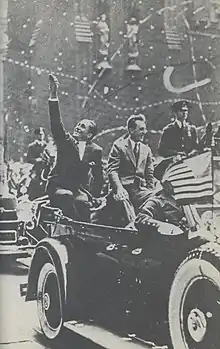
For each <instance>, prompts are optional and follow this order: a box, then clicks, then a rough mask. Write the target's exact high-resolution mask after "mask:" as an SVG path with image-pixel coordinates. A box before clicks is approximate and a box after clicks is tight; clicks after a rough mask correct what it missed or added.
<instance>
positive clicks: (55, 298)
mask: <svg viewBox="0 0 220 349" xmlns="http://www.w3.org/2000/svg"><path fill="white" fill-rule="evenodd" d="M37 309H38V318H39V322H40V326H41V329H42V331H43V333H44V334H45V336H46V337H47V338H49V339H54V338H56V337H57V336H58V335H59V333H60V330H61V328H62V324H63V316H62V294H61V288H60V282H59V279H58V276H57V273H56V269H55V267H54V265H53V264H51V263H46V264H44V265H43V267H42V269H41V271H40V274H39V279H38V284H37Z"/></svg>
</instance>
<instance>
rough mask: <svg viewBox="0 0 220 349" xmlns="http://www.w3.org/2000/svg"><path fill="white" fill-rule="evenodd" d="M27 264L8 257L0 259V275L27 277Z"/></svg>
mask: <svg viewBox="0 0 220 349" xmlns="http://www.w3.org/2000/svg"><path fill="white" fill-rule="evenodd" d="M28 269H29V266H28V263H27V264H26V263H25V264H24V263H23V261H22V262H20V261H19V260H16V259H15V258H12V257H10V256H7V257H6V256H3V257H2V256H1V257H0V274H7V275H27V274H28Z"/></svg>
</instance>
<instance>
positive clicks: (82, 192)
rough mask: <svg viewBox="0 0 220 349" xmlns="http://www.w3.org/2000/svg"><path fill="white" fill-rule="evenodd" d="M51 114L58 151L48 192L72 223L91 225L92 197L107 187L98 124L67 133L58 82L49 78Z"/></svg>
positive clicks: (82, 125)
mask: <svg viewBox="0 0 220 349" xmlns="http://www.w3.org/2000/svg"><path fill="white" fill-rule="evenodd" d="M49 89H50V97H49V114H50V123H51V132H52V135H53V138H54V141H55V144H56V147H57V159H56V164H55V166H54V168H53V170H52V172H51V176H50V178H49V183H48V188H47V192H48V195H49V196H50V200H51V204H52V205H55V206H57V207H60V208H61V209H62V210H63V213H64V215H66V216H68V217H71V218H72V219H77V220H82V221H90V202H89V201H90V198H91V196H90V193H89V192H88V190H91V195H92V196H95V197H98V196H99V195H100V193H101V189H102V184H103V172H102V148H101V147H99V146H98V145H97V144H95V143H94V142H93V141H92V138H93V137H94V136H95V134H96V133H97V126H96V124H95V122H94V121H92V120H88V119H84V120H82V121H80V122H79V123H78V124H77V125H76V126H75V128H74V131H73V134H72V135H71V134H70V133H68V132H66V131H65V129H64V126H63V122H62V119H61V115H60V109H59V102H58V96H57V90H58V80H57V79H56V77H55V76H53V75H49Z"/></svg>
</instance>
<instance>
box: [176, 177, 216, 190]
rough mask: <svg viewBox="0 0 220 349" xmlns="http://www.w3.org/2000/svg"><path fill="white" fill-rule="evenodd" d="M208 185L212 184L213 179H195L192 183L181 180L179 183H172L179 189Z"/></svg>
mask: <svg viewBox="0 0 220 349" xmlns="http://www.w3.org/2000/svg"><path fill="white" fill-rule="evenodd" d="M206 183H209V185H210V184H212V178H210V177H206V178H198V179H197V178H194V179H193V180H191V181H190V182H188V181H185V180H179V181H177V180H176V181H172V182H171V184H172V185H173V187H175V188H178V187H185V186H186V187H188V186H198V185H200V186H201V185H205V184H206Z"/></svg>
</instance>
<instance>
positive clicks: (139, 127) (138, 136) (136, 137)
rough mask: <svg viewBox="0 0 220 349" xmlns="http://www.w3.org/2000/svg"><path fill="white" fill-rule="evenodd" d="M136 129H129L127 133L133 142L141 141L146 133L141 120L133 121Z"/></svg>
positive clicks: (144, 125) (144, 124)
mask: <svg viewBox="0 0 220 349" xmlns="http://www.w3.org/2000/svg"><path fill="white" fill-rule="evenodd" d="M135 125H136V128H130V130H129V133H130V136H131V139H132V140H133V141H134V142H139V141H143V139H144V136H145V134H146V132H147V127H146V123H145V122H144V121H143V120H136V121H135Z"/></svg>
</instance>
